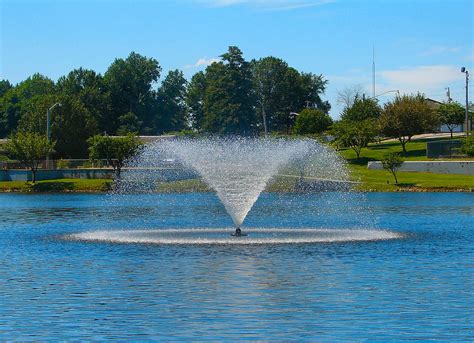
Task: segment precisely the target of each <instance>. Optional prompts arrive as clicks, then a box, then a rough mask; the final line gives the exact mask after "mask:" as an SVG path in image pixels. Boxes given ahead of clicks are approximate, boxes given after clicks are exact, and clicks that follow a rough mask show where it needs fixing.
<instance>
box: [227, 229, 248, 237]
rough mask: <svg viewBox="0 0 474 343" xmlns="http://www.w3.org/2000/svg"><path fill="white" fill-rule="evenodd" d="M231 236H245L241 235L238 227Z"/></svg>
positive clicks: (244, 234)
mask: <svg viewBox="0 0 474 343" xmlns="http://www.w3.org/2000/svg"><path fill="white" fill-rule="evenodd" d="M231 236H234V237H242V236H244V237H245V236H247V234H246V233H243V232H242V230H241V229H240V227H238V228H237V229H235V232H234V233H233V234H231Z"/></svg>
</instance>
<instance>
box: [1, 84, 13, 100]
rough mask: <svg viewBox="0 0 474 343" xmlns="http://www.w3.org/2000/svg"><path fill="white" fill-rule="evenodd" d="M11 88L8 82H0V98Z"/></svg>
mask: <svg viewBox="0 0 474 343" xmlns="http://www.w3.org/2000/svg"><path fill="white" fill-rule="evenodd" d="M11 88H13V86H12V84H11V83H10V81H8V80H0V98H1V97H2V96H3V95H4V94H5V93H6V92H7V91H8V90H9V89H11Z"/></svg>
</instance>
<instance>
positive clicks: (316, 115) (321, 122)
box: [293, 108, 333, 135]
mask: <svg viewBox="0 0 474 343" xmlns="http://www.w3.org/2000/svg"><path fill="white" fill-rule="evenodd" d="M332 123H333V121H332V118H331V117H330V116H329V114H327V113H324V112H323V111H321V110H317V109H314V108H307V109H304V110H303V111H301V112H300V114H299V115H298V116H297V117H296V122H295V126H294V127H293V132H294V133H296V134H299V135H304V134H319V133H321V132H323V131H326V130H327V129H328V128H329V127H330V126H331V125H332Z"/></svg>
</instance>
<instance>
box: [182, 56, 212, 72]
mask: <svg viewBox="0 0 474 343" xmlns="http://www.w3.org/2000/svg"><path fill="white" fill-rule="evenodd" d="M219 61H220V59H219V58H217V57H212V58H205V57H203V58H200V59H198V60H197V61H196V63H194V64H186V65H185V66H184V67H183V69H190V68H198V67H207V66H208V65H211V64H212V63H215V62H219Z"/></svg>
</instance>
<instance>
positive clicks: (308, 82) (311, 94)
mask: <svg viewBox="0 0 474 343" xmlns="http://www.w3.org/2000/svg"><path fill="white" fill-rule="evenodd" d="M327 83H328V81H327V80H325V79H324V77H323V76H322V75H316V74H313V73H301V76H300V84H301V90H302V94H301V95H302V100H303V103H305V104H306V103H307V102H309V103H311V105H312V107H315V108H317V109H319V110H321V111H323V112H325V113H329V110H330V109H331V105H330V104H329V102H328V101H323V100H322V99H321V94H324V91H325V90H326V85H327Z"/></svg>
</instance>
